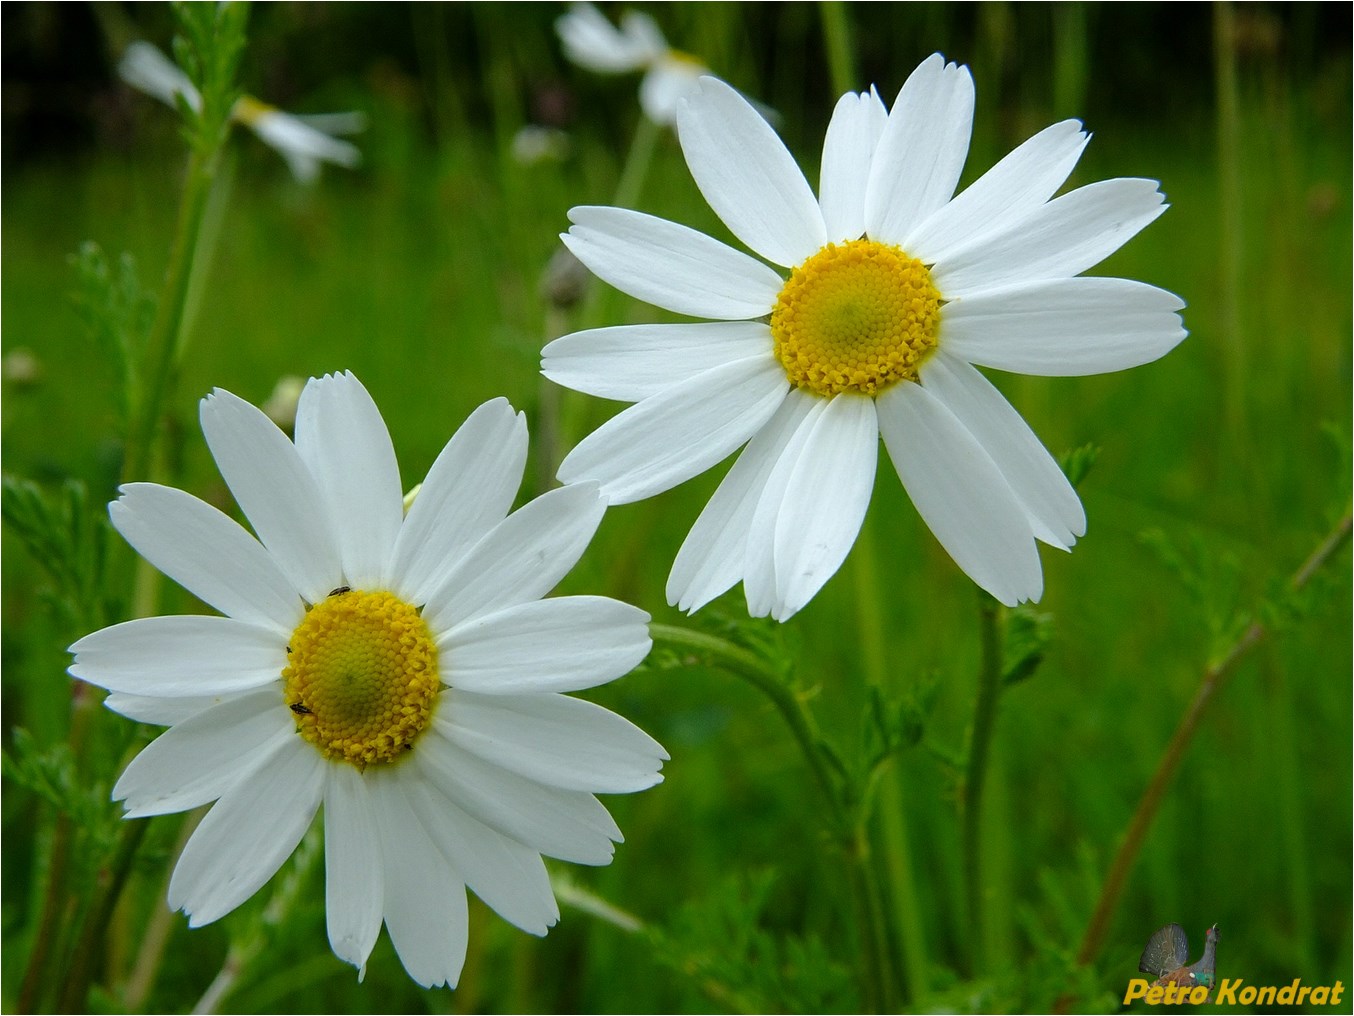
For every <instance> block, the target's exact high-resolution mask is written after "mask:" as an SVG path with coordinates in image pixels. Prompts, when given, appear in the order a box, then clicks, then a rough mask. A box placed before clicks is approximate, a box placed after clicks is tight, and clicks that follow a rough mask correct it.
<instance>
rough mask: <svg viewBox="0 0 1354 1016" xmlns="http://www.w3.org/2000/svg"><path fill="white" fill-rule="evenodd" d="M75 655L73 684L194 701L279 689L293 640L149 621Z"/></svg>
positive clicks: (93, 640) (215, 624)
mask: <svg viewBox="0 0 1354 1016" xmlns="http://www.w3.org/2000/svg"><path fill="white" fill-rule="evenodd" d="M70 651H71V652H73V653H74V654H75V662H74V663H72V664H71V667H70V672H71V675H72V676H73V677H78V678H79V679H80V680H82V681H88V682H89V683H90V684H97V685H98V686H99V687H100V688H107V689H108V690H110V691H121V692H129V693H131V694H133V695H163V696H166V697H170V698H187V697H192V696H197V695H225V694H229V693H230V692H236V691H243V690H245V689H248V688H257V687H258V686H259V685H262V684H268V683H269V682H272V681H276V680H277V679H278V678H279V677H280V676H281V675H282V670H283V668H285V667H286V666H287V645H286V640H285V639H284V638H282V637H280V636H279V635H278V634H277V633H276V632H275V631H270V630H267V629H264V628H258V627H255V626H254V625H251V624H245V623H243V622H241V621H235V620H233V619H231V618H228V617H205V616H201V615H197V614H184V615H173V616H168V617H143V618H138V619H137V620H135V621H124V622H123V623H122V624H115V625H113V626H112V627H110V628H104V629H102V630H101V631H96V632H94V633H93V634H92V635H86V636H85V637H84V638H82V639H81V640H80V641H79V642H77V643H75V645H73V646H71V648H70Z"/></svg>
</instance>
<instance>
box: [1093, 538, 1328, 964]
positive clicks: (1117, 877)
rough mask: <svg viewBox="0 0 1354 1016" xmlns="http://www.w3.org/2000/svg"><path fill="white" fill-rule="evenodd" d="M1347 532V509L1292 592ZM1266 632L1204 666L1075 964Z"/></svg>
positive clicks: (1253, 632)
mask: <svg viewBox="0 0 1354 1016" xmlns="http://www.w3.org/2000/svg"><path fill="white" fill-rule="evenodd" d="M1349 532H1350V516H1349V513H1348V512H1346V514H1345V516H1344V518H1343V519H1341V520H1340V521H1339V523H1337V524H1336V526H1335V528H1334V529H1333V530H1331V532H1330V534H1329V535H1327V536H1326V538H1325V539H1324V540H1322V541H1321V544H1320V545H1319V546H1318V547H1317V548H1316V550H1315V551H1313V552H1312V554H1311V556H1310V557H1308V558H1307V560H1306V561H1305V562H1304V563H1303V565H1302V567H1301V568H1299V569H1298V571H1297V573H1296V574H1295V575H1294V576H1293V578H1292V580H1291V581H1290V583H1289V585H1290V588H1291V589H1292V590H1293V591H1294V592H1296V591H1298V590H1300V589H1302V587H1303V586H1305V585H1307V583H1308V582H1310V581H1311V578H1312V576H1313V575H1315V574H1316V573H1317V572H1318V571H1319V570H1320V569H1321V568H1322V567H1323V566H1324V565H1325V564H1326V563H1327V562H1329V561H1330V559H1331V558H1332V557H1333V556H1334V555H1335V554H1336V552H1337V551H1339V550H1340V548H1341V547H1343V546H1344V545H1345V544H1346V543H1348V542H1349ZM1268 634H1269V629H1268V628H1267V627H1266V626H1265V624H1264V623H1263V622H1261V621H1254V622H1252V623H1251V624H1250V625H1249V626H1248V627H1247V628H1246V630H1245V631H1244V632H1242V633H1241V635H1240V636H1239V637H1238V638H1237V640H1236V641H1235V642H1233V643H1232V645H1231V647H1230V648H1229V649H1228V650H1227V652H1226V653H1224V654H1223V656H1222V659H1221V660H1220V661H1219V662H1217V663H1215V664H1213V665H1212V666H1209V667H1208V668H1207V669H1205V671H1204V674H1203V679H1202V680H1201V681H1200V682H1199V688H1198V690H1197V691H1196V692H1195V693H1194V698H1193V699H1192V700H1191V701H1190V704H1189V706H1188V707H1187V708H1186V709H1185V713H1184V715H1183V716H1182V717H1181V718H1180V724H1179V725H1178V726H1177V727H1176V728H1175V734H1174V735H1173V736H1172V737H1171V740H1170V743H1169V744H1168V745H1167V746H1166V750H1165V752H1164V753H1163V754H1162V756H1161V761H1160V762H1159V763H1158V764H1157V768H1156V772H1154V773H1153V774H1152V778H1151V780H1150V781H1148V784H1147V787H1146V789H1144V790H1143V793H1142V797H1141V798H1140V799H1139V800H1138V807H1137V809H1136V810H1135V811H1134V812H1133V818H1132V819H1131V820H1130V821H1129V824H1128V828H1127V830H1125V832H1124V837H1123V840H1122V841H1121V842H1120V844H1119V849H1118V851H1117V852H1116V853H1115V855H1114V861H1113V863H1112V864H1111V865H1110V869H1109V873H1108V874H1107V875H1106V876H1105V883H1104V885H1103V886H1101V888H1100V897H1099V899H1097V900H1096V905H1095V911H1094V912H1093V913H1092V915H1091V921H1090V924H1089V925H1088V926H1087V928H1086V937H1085V938H1083V939H1082V941H1081V948H1080V949H1079V950H1078V952H1077V962H1078V963H1080V964H1081V965H1083V966H1085V965H1087V964H1089V963H1091V962H1092V961H1093V960H1094V959H1095V957H1096V956H1097V955H1098V954H1099V952H1100V948H1101V946H1103V945H1104V944H1105V936H1106V935H1107V934H1108V933H1109V926H1110V920H1111V918H1112V917H1113V916H1114V911H1115V909H1116V907H1118V905H1119V898H1120V896H1121V895H1122V894H1123V890H1124V884H1125V883H1126V882H1127V881H1128V875H1129V872H1130V871H1131V870H1132V869H1133V862H1134V861H1135V860H1137V857H1138V851H1139V850H1141V849H1142V844H1143V841H1144V840H1145V839H1146V838H1147V830H1148V828H1149V827H1150V826H1151V824H1152V820H1153V819H1154V818H1155V817H1156V813H1157V809H1158V808H1160V807H1161V801H1162V799H1163V798H1164V797H1165V796H1166V791H1167V790H1168V789H1169V788H1170V785H1171V781H1172V780H1173V779H1174V778H1175V771H1176V769H1178V768H1179V767H1180V762H1181V760H1182V759H1183V758H1184V757H1185V752H1186V751H1187V750H1188V749H1189V746H1190V742H1191V741H1192V740H1193V739H1194V733H1195V731H1197V730H1198V728H1199V722H1200V721H1201V720H1202V719H1203V716H1204V713H1205V712H1206V711H1207V709H1208V706H1209V704H1210V703H1211V702H1212V701H1213V699H1214V698H1216V697H1217V695H1218V693H1219V692H1220V691H1222V689H1223V687H1225V686H1226V684H1227V681H1228V680H1229V679H1230V678H1231V676H1232V675H1233V674H1234V673H1235V672H1236V669H1237V665H1238V664H1239V663H1240V662H1241V661H1242V659H1244V658H1245V656H1246V654H1247V653H1249V652H1250V651H1251V650H1252V649H1253V648H1255V646H1256V645H1257V644H1258V643H1260V642H1261V640H1263V639H1264V638H1265V636H1267V635H1268Z"/></svg>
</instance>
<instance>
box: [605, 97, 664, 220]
mask: <svg viewBox="0 0 1354 1016" xmlns="http://www.w3.org/2000/svg"><path fill="white" fill-rule="evenodd" d="M662 133H663V128H662V127H660V126H659V125H658V124H656V123H654V122H653V121H652V120H650V119H649V118H648V117H647V116H641V117H640V118H639V125H638V126H637V127H636V128H635V137H634V140H632V141H631V142H630V151H629V153H628V154H627V155H626V156H625V166H624V168H622V169H621V179H620V182H619V183H617V184H616V194H615V196H614V197H613V198H612V200H611V203H612V204H613V205H615V206H616V207H617V208H633V207H634V206H635V204H636V203H637V202H638V201H639V196H640V194H641V193H643V191H644V181H645V179H646V178H647V177H648V175H649V165H650V164H651V163H652V162H653V156H654V152H655V151H657V149H658V137H659V135H660V134H662Z"/></svg>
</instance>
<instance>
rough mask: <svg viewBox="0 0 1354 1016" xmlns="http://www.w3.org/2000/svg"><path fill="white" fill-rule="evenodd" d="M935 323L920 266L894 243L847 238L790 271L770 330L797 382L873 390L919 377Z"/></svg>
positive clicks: (829, 390) (933, 300) (929, 286)
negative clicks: (847, 240)
mask: <svg viewBox="0 0 1354 1016" xmlns="http://www.w3.org/2000/svg"><path fill="white" fill-rule="evenodd" d="M939 321H940V294H939V293H938V292H937V291H936V287H935V285H934V284H933V283H932V282H931V273H930V272H929V271H927V269H926V266H925V265H923V264H922V263H921V262H920V261H918V260H916V259H915V258H910V257H908V256H907V254H905V253H904V252H903V251H902V250H900V249H899V248H897V247H890V246H888V245H887V244H882V243H876V242H875V241H873V240H852V241H850V242H849V243H844V244H831V243H830V244H828V245H827V246H826V247H824V248H823V249H822V250H820V251H818V252H817V253H816V254H814V255H813V256H812V257H810V258H809V259H808V260H807V261H805V262H803V263H802V264H801V265H799V266H798V267H796V268H795V269H794V271H793V272H792V273H791V275H790V279H789V281H788V282H786V283H785V286H784V287H783V288H782V289H781V291H780V296H779V298H778V299H777V300H776V306H775V308H774V309H773V310H772V312H771V335H772V338H773V339H774V341H775V352H776V359H777V360H779V361H780V364H781V366H783V367H784V368H785V373H786V375H787V376H788V377H789V379H790V381H791V383H792V384H794V385H795V386H797V387H799V388H807V389H809V390H810V391H813V392H816V393H818V394H819V395H825V396H830V395H837V394H840V393H841V392H859V393H862V394H865V395H874V394H875V393H876V392H878V391H879V390H881V389H883V388H887V387H888V386H889V385H892V384H894V383H895V382H897V381H904V380H907V381H915V380H916V379H917V370H918V368H919V367H920V366H921V364H922V361H923V360H925V359H926V357H927V356H928V355H929V354H930V352H931V351H932V350H933V349H935V347H936V330H937V325H938V323H939Z"/></svg>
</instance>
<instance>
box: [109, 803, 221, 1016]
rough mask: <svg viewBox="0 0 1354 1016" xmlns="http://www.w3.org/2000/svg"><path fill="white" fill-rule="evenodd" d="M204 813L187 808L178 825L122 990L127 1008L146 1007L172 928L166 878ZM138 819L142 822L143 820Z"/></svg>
mask: <svg viewBox="0 0 1354 1016" xmlns="http://www.w3.org/2000/svg"><path fill="white" fill-rule="evenodd" d="M206 814H207V809H206V808H196V809H194V810H193V811H190V812H188V814H186V815H185V816H184V819H183V822H182V823H181V824H180V825H179V833H178V838H177V839H176V840H175V842H174V849H173V850H172V851H170V853H169V866H168V868H167V870H166V873H165V877H164V882H163V884H162V886H161V889H160V893H159V896H158V897H157V898H156V902H155V903H154V905H153V907H154V909H153V910H152V911H151V915H150V920H149V921H148V922H147V923H146V928H145V930H144V932H143V933H142V935H141V945H140V946H139V948H138V949H137V953H136V961H135V962H134V963H133V964H132V972H131V974H130V975H129V976H128V978H127V986H126V988H125V989H124V991H123V993H122V1005H123V1008H124V1009H125V1010H126V1011H127V1012H141V1011H143V1010H144V1009H145V1007H146V999H147V998H149V997H150V993H151V989H153V988H154V987H155V981H156V978H157V977H158V976H159V973H160V964H161V963H162V962H163V961H164V956H165V947H166V946H168V945H169V936H170V932H172V931H173V930H174V911H172V910H170V909H169V904H168V902H167V901H168V898H169V880H170V877H171V875H172V873H173V870H174V867H175V865H177V864H178V863H179V855H180V854H182V853H183V848H184V847H185V846H187V845H188V837H189V836H191V835H192V834H193V830H194V829H196V828H197V824H198V823H199V822H201V821H202V818H203V816H204V815H206ZM138 821H142V822H144V820H138Z"/></svg>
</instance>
